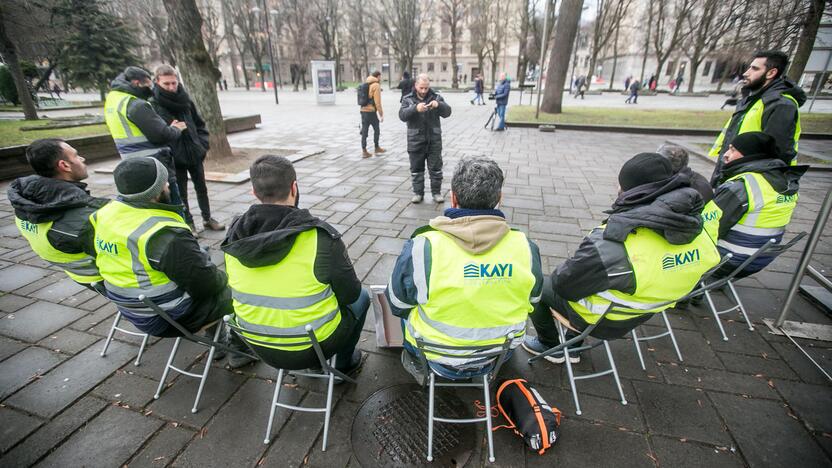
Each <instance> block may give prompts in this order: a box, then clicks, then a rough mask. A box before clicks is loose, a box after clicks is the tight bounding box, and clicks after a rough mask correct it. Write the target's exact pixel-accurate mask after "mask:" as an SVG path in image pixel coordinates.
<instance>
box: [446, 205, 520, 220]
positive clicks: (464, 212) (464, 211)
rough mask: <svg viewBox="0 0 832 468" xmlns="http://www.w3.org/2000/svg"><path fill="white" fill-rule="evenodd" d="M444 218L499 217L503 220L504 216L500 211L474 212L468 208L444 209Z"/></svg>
mask: <svg viewBox="0 0 832 468" xmlns="http://www.w3.org/2000/svg"><path fill="white" fill-rule="evenodd" d="M445 216H447V217H449V218H451V219H456V218H462V217H464V216H499V217H501V218H505V217H506V215H505V213H503V212H502V211H500V210H497V209H493V210H474V209H470V208H447V209H445Z"/></svg>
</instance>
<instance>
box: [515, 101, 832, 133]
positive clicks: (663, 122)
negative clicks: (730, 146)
mask: <svg viewBox="0 0 832 468" xmlns="http://www.w3.org/2000/svg"><path fill="white" fill-rule="evenodd" d="M634 107H635V106H634ZM730 116H731V113H730V112H729V111H697V110H674V109H633V108H629V109H617V108H585V107H577V108H576V107H566V108H564V110H563V113H562V114H547V113H544V112H541V113H540V118H539V119H535V118H534V106H512V107H509V109H508V112H507V115H506V120H507V121H508V122H509V123H511V122H538V123H570V124H586V125H630V126H634V127H662V128H698V129H708V130H713V131H714V132H718V131H719V129H721V128H722V127H723V126H724V125H725V122H726V121H727V120H728V117H730ZM800 125H801V127H802V130H803V131H804V132H816V133H832V115H830V114H801V115H800Z"/></svg>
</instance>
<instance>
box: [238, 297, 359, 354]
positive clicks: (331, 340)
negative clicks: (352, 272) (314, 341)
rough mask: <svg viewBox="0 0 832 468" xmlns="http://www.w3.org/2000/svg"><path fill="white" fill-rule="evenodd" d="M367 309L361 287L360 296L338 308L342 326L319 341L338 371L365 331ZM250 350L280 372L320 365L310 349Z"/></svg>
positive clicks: (262, 348)
mask: <svg viewBox="0 0 832 468" xmlns="http://www.w3.org/2000/svg"><path fill="white" fill-rule="evenodd" d="M369 308H370V293H369V292H368V291H367V290H366V289H363V288H362V289H361V295H359V296H358V299H357V300H356V301H355V302H353V303H352V304H349V305H346V306H341V323H340V324H338V328H336V329H335V332H333V333H332V335H330V336H329V337H327V339H325V340H323V341H321V342H320V344H321V349H322V350H323V352H324V356H325V357H326V358H327V359H329V358H331V357H332V356H333V355H334V356H335V367H337V368H338V369H346V368H347V367H349V365H350V364H351V362H350V361H351V360H352V354H353V351H355V347H356V345H358V340H359V339H360V338H361V329H362V328H364V320H365V319H366V318H367V310H369ZM251 349H253V350H254V352H255V353H256V354H257V355H258V356H259V357H260V359H262V360H263V362H265V363H266V364H268V365H270V366H272V367H276V368H279V369H287V370H297V369H308V368H310V367H311V368H314V367H318V366H320V362H319V361H318V357H317V355H316V354H315V350H314V349H312V348H308V349H304V350H302V351H284V350H280V349H274V348H267V347H265V346H257V345H251Z"/></svg>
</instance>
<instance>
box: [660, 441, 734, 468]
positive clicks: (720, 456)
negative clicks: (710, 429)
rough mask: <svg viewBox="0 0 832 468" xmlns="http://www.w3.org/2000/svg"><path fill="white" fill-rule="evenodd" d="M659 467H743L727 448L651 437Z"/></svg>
mask: <svg viewBox="0 0 832 468" xmlns="http://www.w3.org/2000/svg"><path fill="white" fill-rule="evenodd" d="M650 442H651V444H652V445H653V449H654V451H655V453H656V459H657V462H658V464H659V466H684V467H688V468H715V467H720V468H722V467H725V468H728V467H736V468H739V467H741V466H743V463H742V461H741V460H740V457H739V456H738V455H737V454H736V451H731V450H730V449H728V448H727V447H719V448H716V447H713V446H709V445H705V444H700V443H696V442H691V441H687V440H683V439H678V438H671V437H664V436H653V437H651V438H650Z"/></svg>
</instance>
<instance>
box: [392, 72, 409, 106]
mask: <svg viewBox="0 0 832 468" xmlns="http://www.w3.org/2000/svg"><path fill="white" fill-rule="evenodd" d="M396 88H397V89H400V90H401V91H402V97H400V98H399V102H402V100H403V99H404V97H405V96H407V95H408V94H410V93H412V92H413V79H411V78H410V73H408V72H404V73H402V80H401V81H399V85H398V86H396Z"/></svg>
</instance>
